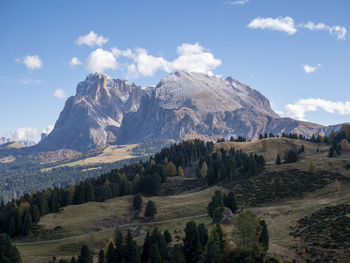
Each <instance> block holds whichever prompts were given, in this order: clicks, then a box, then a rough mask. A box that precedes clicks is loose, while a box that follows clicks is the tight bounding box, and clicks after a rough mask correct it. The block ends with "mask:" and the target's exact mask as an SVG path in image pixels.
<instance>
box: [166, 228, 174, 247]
mask: <svg viewBox="0 0 350 263" xmlns="http://www.w3.org/2000/svg"><path fill="white" fill-rule="evenodd" d="M164 240H165V242H166V243H167V244H170V243H171V241H172V240H173V238H172V236H171V234H170V232H169V231H168V230H165V231H164Z"/></svg>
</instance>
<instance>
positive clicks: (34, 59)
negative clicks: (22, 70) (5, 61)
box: [15, 55, 43, 70]
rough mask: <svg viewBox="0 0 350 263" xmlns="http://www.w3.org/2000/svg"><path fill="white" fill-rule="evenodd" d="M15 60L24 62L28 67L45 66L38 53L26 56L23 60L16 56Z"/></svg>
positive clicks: (38, 67)
mask: <svg viewBox="0 0 350 263" xmlns="http://www.w3.org/2000/svg"><path fill="white" fill-rule="evenodd" d="M15 62H17V63H23V64H24V65H25V66H26V67H27V69H30V70H34V69H40V68H41V67H42V66H43V63H42V61H41V59H40V57H39V56H38V55H34V56H30V55H28V56H26V57H24V58H23V60H21V59H19V58H16V59H15Z"/></svg>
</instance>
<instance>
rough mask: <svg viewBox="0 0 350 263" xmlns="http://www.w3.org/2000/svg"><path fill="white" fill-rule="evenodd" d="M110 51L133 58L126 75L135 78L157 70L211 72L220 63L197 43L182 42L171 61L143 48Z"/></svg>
mask: <svg viewBox="0 0 350 263" xmlns="http://www.w3.org/2000/svg"><path fill="white" fill-rule="evenodd" d="M112 53H113V54H114V55H115V56H116V57H120V56H123V57H127V58H129V59H132V60H133V63H132V64H129V65H128V66H127V74H126V75H127V76H128V77H133V78H137V77H139V76H153V75H154V74H155V73H156V72H157V71H158V70H162V71H165V72H172V71H175V70H186V71H189V72H203V73H212V72H211V71H212V70H213V69H215V68H216V67H218V66H219V65H221V60H219V59H216V58H215V57H214V55H213V54H212V53H210V52H209V51H208V50H205V49H204V48H203V47H202V46H201V45H199V44H198V43H195V44H187V43H184V44H182V45H181V46H178V47H177V53H178V55H179V56H178V57H177V58H176V59H175V60H173V61H167V60H166V59H164V58H163V57H156V56H153V55H150V54H148V52H147V50H146V49H144V48H135V49H134V50H133V51H132V50H131V49H126V50H120V49H118V48H113V49H112Z"/></svg>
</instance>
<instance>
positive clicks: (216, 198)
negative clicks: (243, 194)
mask: <svg viewBox="0 0 350 263" xmlns="http://www.w3.org/2000/svg"><path fill="white" fill-rule="evenodd" d="M223 206H224V202H223V198H222V194H221V191H220V190H216V191H215V193H214V195H213V196H212V198H211V201H210V202H209V204H208V207H207V210H208V214H209V215H210V217H213V215H214V212H215V210H216V208H218V207H223Z"/></svg>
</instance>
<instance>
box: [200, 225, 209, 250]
mask: <svg viewBox="0 0 350 263" xmlns="http://www.w3.org/2000/svg"><path fill="white" fill-rule="evenodd" d="M198 235H199V242H200V243H201V245H202V247H203V248H204V247H205V246H206V245H207V242H208V239H209V235H208V229H207V228H206V227H205V225H204V223H201V224H199V225H198Z"/></svg>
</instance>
